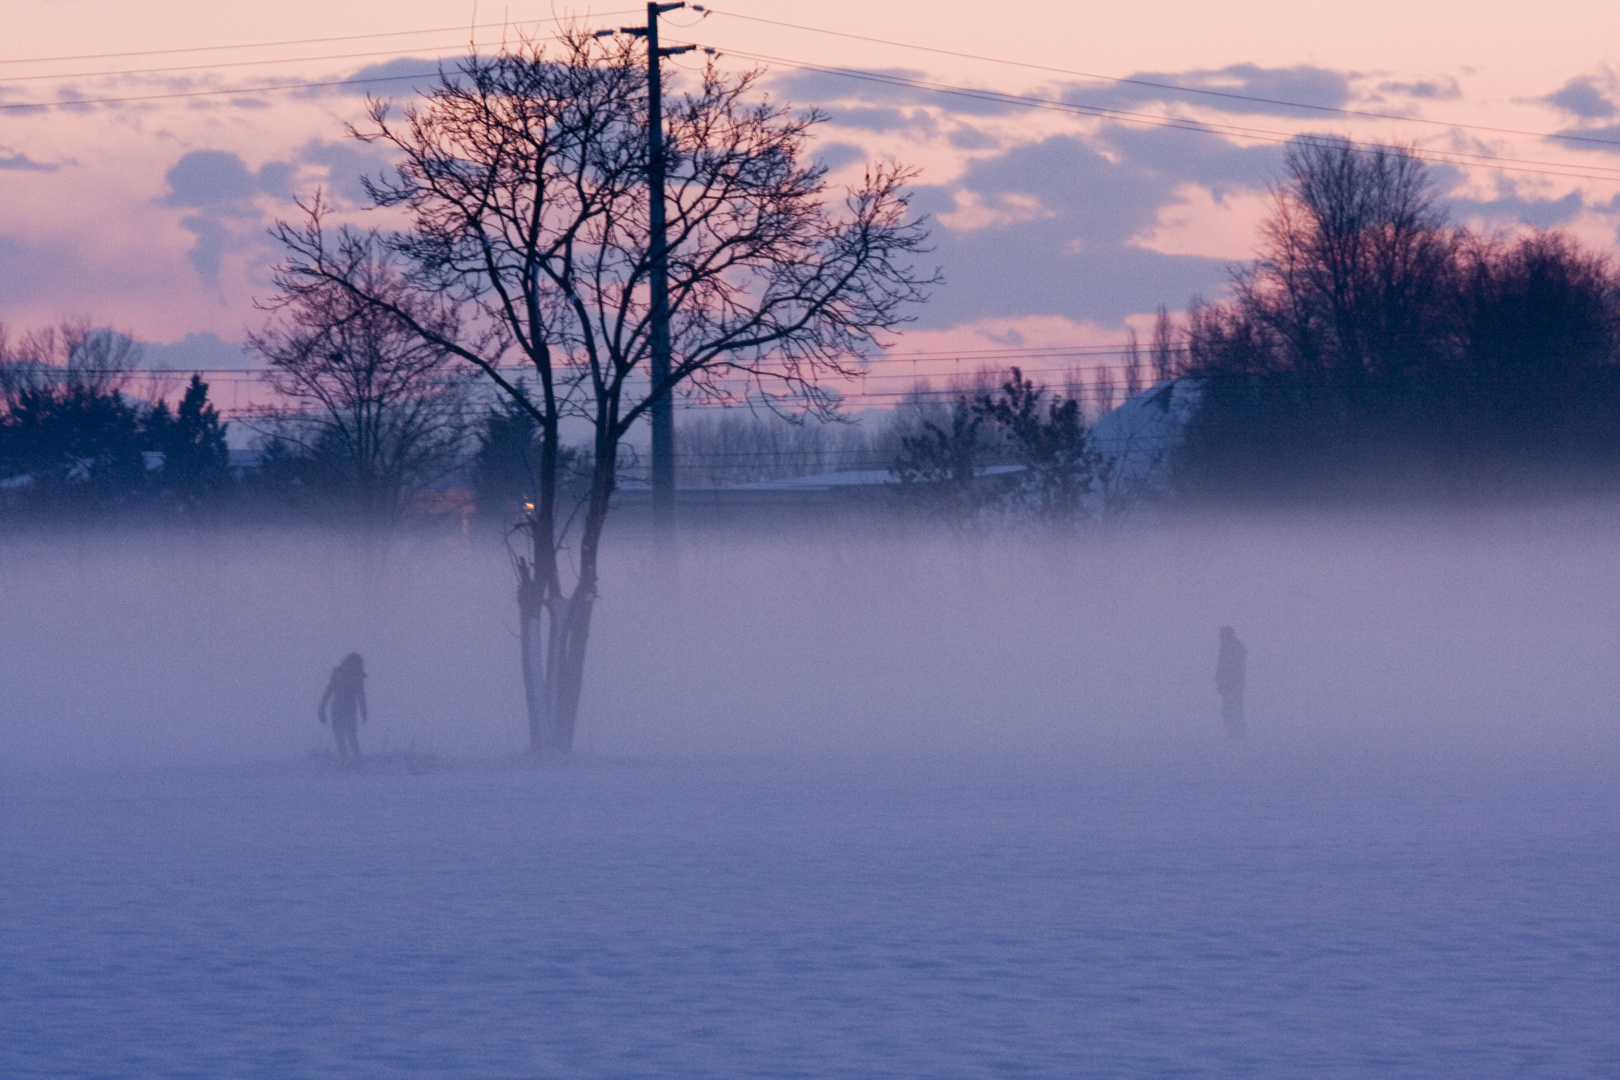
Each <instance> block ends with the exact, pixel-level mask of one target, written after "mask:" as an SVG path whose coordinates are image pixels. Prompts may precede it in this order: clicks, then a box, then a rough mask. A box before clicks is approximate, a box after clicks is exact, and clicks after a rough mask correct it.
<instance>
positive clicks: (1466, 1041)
mask: <svg viewBox="0 0 1620 1080" xmlns="http://www.w3.org/2000/svg"><path fill="white" fill-rule="evenodd" d="M1615 792H1616V784H1615V782H1614V779H1613V774H1612V772H1611V771H1609V770H1607V769H1596V768H1590V767H1578V766H1573V765H1570V766H1566V767H1549V766H1547V765H1545V764H1543V765H1541V766H1538V767H1505V766H1501V765H1495V766H1481V765H1479V764H1477V763H1459V762H1456V761H1445V762H1442V761H1438V760H1435V759H1433V758H1429V759H1425V760H1423V761H1420V762H1419V761H1412V760H1410V759H1407V760H1403V761H1390V760H1376V759H1372V758H1369V757H1358V758H1355V759H1352V760H1348V761H1347V760H1343V759H1334V760H1325V759H1315V760H1308V761H1299V760H1277V759H1270V758H1266V757H1265V756H1263V755H1262V756H1258V757H1257V756H1256V755H1254V754H1252V753H1250V754H1236V755H1232V754H1226V753H1212V754H1210V755H1208V756H1195V757H1190V758H1187V759H1185V760H1181V761H1178V762H1175V763H1173V764H1160V765H1149V764H1144V763H1138V764H1136V765H1133V766H1125V767H1118V766H1116V767H1112V768H1099V767H1096V766H1088V765H1087V764H1085V763H1083V762H1080V761H1076V760H1058V761H1053V760H1047V761H1045V762H1042V763H1040V764H1035V763H1033V762H1029V761H1024V762H1022V763H1019V762H1007V761H1002V762H998V763H996V764H995V766H994V767H991V766H988V765H986V764H982V763H981V764H977V765H969V764H967V763H964V762H962V761H960V760H936V761H932V762H929V761H919V760H911V761H895V760H888V761H885V762H883V763H881V767H879V766H878V765H876V764H874V765H870V766H865V767H861V766H856V765H854V764H852V763H846V764H844V765H837V764H833V763H827V762H821V763H818V764H814V765H804V764H793V763H785V762H774V763H772V762H759V761H730V762H727V761H709V762H702V763H690V762H688V763H675V762H634V761H604V760H598V759H593V758H590V757H588V756H587V757H585V758H582V759H580V760H578V761H575V762H571V763H568V764H566V765H563V766H560V767H544V768H528V769H525V768H515V767H513V768H493V767H485V768H481V769H468V770H465V771H456V772H446V773H442V774H439V775H430V776H409V775H405V774H404V773H402V772H394V773H391V774H387V775H361V776H354V775H345V774H340V773H337V772H336V771H325V770H323V769H318V768H314V767H308V768H305V767H300V768H284V769H266V768H260V769H248V768H240V767H239V768H229V769H216V770H206V769H198V768H187V769H174V770H154V771H141V772H133V773H126V774H124V775H121V776H116V777H111V778H103V779H100V780H97V781H94V782H91V781H86V780H80V781H77V782H75V783H72V784H63V783H61V782H55V783H43V782H40V781H38V780H33V781H28V782H23V783H19V784H16V785H14V786H8V788H7V790H6V793H5V796H4V799H3V801H0V821H3V822H4V824H3V826H0V859H3V861H4V865H5V866H6V867H7V870H6V876H7V881H6V886H5V891H4V899H3V901H0V1075H5V1076H7V1077H15V1078H21V1077H34V1076H40V1077H45V1076H51V1077H57V1076H74V1077H133V1076H165V1077H199V1078H202V1077H220V1076H234V1077H265V1078H272V1077H274V1078H286V1077H334V1078H338V1077H347V1078H353V1077H397V1076H434V1077H441V1076H442V1077H530V1076H533V1077H630V1076H645V1077H677V1076H678V1077H687V1076H690V1077H718V1076H765V1077H790V1076H809V1077H891V1076H892V1077H925V1076H926V1077H957V1076H961V1077H980V1076H1042V1077H1047V1076H1050V1077H1074V1076H1097V1077H1162V1076H1230V1077H1253V1076H1312V1077H1434V1076H1469V1077H1497V1076H1500V1077H1508V1076H1513V1077H1549V1078H1552V1077H1559V1078H1572V1077H1612V1076H1614V1075H1616V1072H1617V1070H1620V1025H1616V1023H1615V1017H1616V1008H1617V1005H1620V890H1617V889H1616V887H1615V883H1616V882H1617V881H1620V843H1617V829H1616V813H1615Z"/></svg>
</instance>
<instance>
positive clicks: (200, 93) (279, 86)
mask: <svg viewBox="0 0 1620 1080" xmlns="http://www.w3.org/2000/svg"><path fill="white" fill-rule="evenodd" d="M432 74H434V72H431V71H424V72H419V73H418V74H415V75H377V76H367V77H366V78H363V79H331V80H327V81H323V82H296V83H276V84H274V85H271V86H244V87H237V88H235V89H231V90H182V91H177V92H175V93H169V94H130V95H124V96H119V97H100V98H75V99H73V100H71V101H27V102H14V103H11V104H6V105H0V110H4V111H8V112H9V111H11V110H15V109H67V108H73V107H76V106H80V105H112V104H118V103H121V102H130V101H170V100H174V99H176V98H201V97H225V96H240V95H242V94H267V93H270V92H272V91H276V90H317V89H321V88H324V87H328V86H369V85H371V84H372V83H386V82H409V81H411V80H413V79H421V78H425V77H427V76H430V75H432Z"/></svg>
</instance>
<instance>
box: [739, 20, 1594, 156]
mask: <svg viewBox="0 0 1620 1080" xmlns="http://www.w3.org/2000/svg"><path fill="white" fill-rule="evenodd" d="M707 10H708V12H709V13H711V14H714V15H721V16H724V17H726V18H730V19H743V20H746V21H748V22H757V23H766V24H769V25H771V26H781V27H784V28H787V29H790V30H804V31H807V32H809V33H812V34H826V35H828V36H830V37H840V38H848V39H850V40H852V41H865V42H870V43H871V44H874V45H888V46H892V47H894V48H899V49H914V50H916V51H918V52H927V53H934V54H936V55H939V56H954V57H957V58H958V59H962V60H979V61H983V62H985V63H989V64H1004V65H1006V66H1009V67H1020V68H1027V69H1029V70H1032V71H1048V72H1052V73H1054V74H1058V75H1073V76H1075V77H1077V78H1082V79H1097V80H1099V81H1102V82H1111V83H1123V84H1126V85H1130V86H1147V87H1152V88H1153V89H1156V90H1174V91H1176V92H1178V93H1184V94H1202V95H1205V96H1207V97H1217V98H1226V99H1228V100H1232V101H1252V102H1255V103H1257V104H1261V105H1282V106H1285V107H1287V108H1290V109H1309V110H1314V111H1316V112H1324V113H1336V114H1338V115H1340V116H1354V117H1359V118H1365V119H1372V120H1399V121H1401V122H1403V123H1412V124H1430V125H1435V126H1438V127H1447V128H1461V129H1463V130H1466V131H1488V132H1491V133H1492V134H1496V135H1528V136H1531V137H1532V138H1538V139H1562V140H1564V141H1567V142H1584V143H1593V144H1596V145H1599V146H1612V147H1616V148H1620V141H1617V140H1614V139H1599V138H1594V137H1592V136H1588V135H1569V134H1564V133H1560V132H1544V131H1523V130H1520V129H1518V128H1501V127H1490V126H1488V125H1485V124H1464V123H1459V122H1456V121H1451V120H1429V119H1425V118H1424V117H1420V116H1401V115H1400V114H1398V113H1381V112H1371V111H1369V110H1366V109H1347V108H1343V107H1340V106H1335V105H1311V104H1307V103H1306V102H1303V101H1286V100H1283V99H1281V98H1268V97H1259V96H1256V95H1254V94H1239V93H1236V92H1234V91H1230V90H1210V89H1207V88H1204V87H1197V86H1181V85H1178V84H1176V83H1162V82H1154V81H1153V80H1151V79H1137V78H1125V77H1122V76H1118V75H1098V74H1095V73H1094V72H1089V71H1076V70H1074V69H1072V68H1060V67H1050V66H1048V65H1046V64H1031V63H1028V62H1026V61H1022V60H1007V59H1003V58H1001V57H995V56H981V55H979V54H977V53H965V52H956V51H954V50H951V49H936V48H931V47H930V46H927V45H915V44H912V43H911V42H907V41H890V40H888V39H886V38H875V37H867V36H865V35H863V34H851V33H846V32H844V31H841V30H826V29H823V28H822V27H819V26H803V25H800V24H798V23H790V22H782V21H780V20H778V19H766V18H761V17H759V16H757V15H739V14H737V13H736V12H732V11H717V10H716V9H714V8H708V9H707ZM728 51H730V50H728ZM739 55H740V54H739Z"/></svg>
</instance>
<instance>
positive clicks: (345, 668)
mask: <svg viewBox="0 0 1620 1080" xmlns="http://www.w3.org/2000/svg"><path fill="white" fill-rule="evenodd" d="M328 705H330V706H331V707H332V711H331V717H332V734H333V735H336V736H337V744H338V757H339V758H340V759H342V760H343V761H345V762H354V763H358V762H359V761H360V735H359V722H360V721H361V720H366V719H369V717H368V716H367V715H366V667H365V662H364V661H363V660H361V659H360V654H359V653H356V652H352V653H350V654H349V655H348V656H345V657H344V658H343V663H341V664H339V665H338V666H337V667H335V668H333V669H332V679H331V681H330V682H328V683H327V684H326V693H324V694H322V695H321V704H320V708H318V709H317V710H316V713H317V714H318V715H319V716H320V718H321V723H323V724H324V723H326V718H327V706H328Z"/></svg>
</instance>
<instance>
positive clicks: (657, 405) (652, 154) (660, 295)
mask: <svg viewBox="0 0 1620 1080" xmlns="http://www.w3.org/2000/svg"><path fill="white" fill-rule="evenodd" d="M685 6H686V3H685V0H677V2H675V3H663V4H660V3H649V4H648V5H647V25H646V26H624V27H620V28H619V32H620V33H622V34H632V35H634V36H636V37H644V38H646V39H647V202H648V207H647V209H648V213H647V220H648V225H649V235H648V239H647V243H648V247H649V250H648V252H647V257H648V261H649V262H650V263H651V267H650V280H649V282H648V284H649V292H650V294H651V297H650V299H651V306H652V310H651V312H650V318H649V321H650V322H651V324H652V326H651V330H652V341H651V343H650V344H651V346H652V365H651V369H650V371H649V374H650V375H651V377H652V392H654V393H657V394H659V397H658V399H657V400H656V401H654V402H653V405H652V408H651V409H650V410H649V412H650V413H651V418H652V509H653V521H654V522H655V523H656V524H655V527H656V528H657V529H659V530H660V531H662V532H665V533H669V532H673V531H674V528H675V397H674V395H673V393H671V391H670V388H669V386H668V383H669V374H670V368H671V362H670V342H669V251H668V246H667V244H666V241H665V236H664V233H665V217H664V215H665V207H664V179H665V162H664V85H663V82H664V80H663V74H662V72H661V71H660V70H659V61H660V60H662V59H663V58H664V57H666V56H679V55H680V54H681V53H685V52H691V51H692V50H693V49H695V48H696V47H697V46H695V45H677V46H673V47H670V48H663V47H660V46H659V44H658V16H659V15H661V14H662V13H664V12H666V11H674V10H675V9H676V8H683V7H685Z"/></svg>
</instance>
